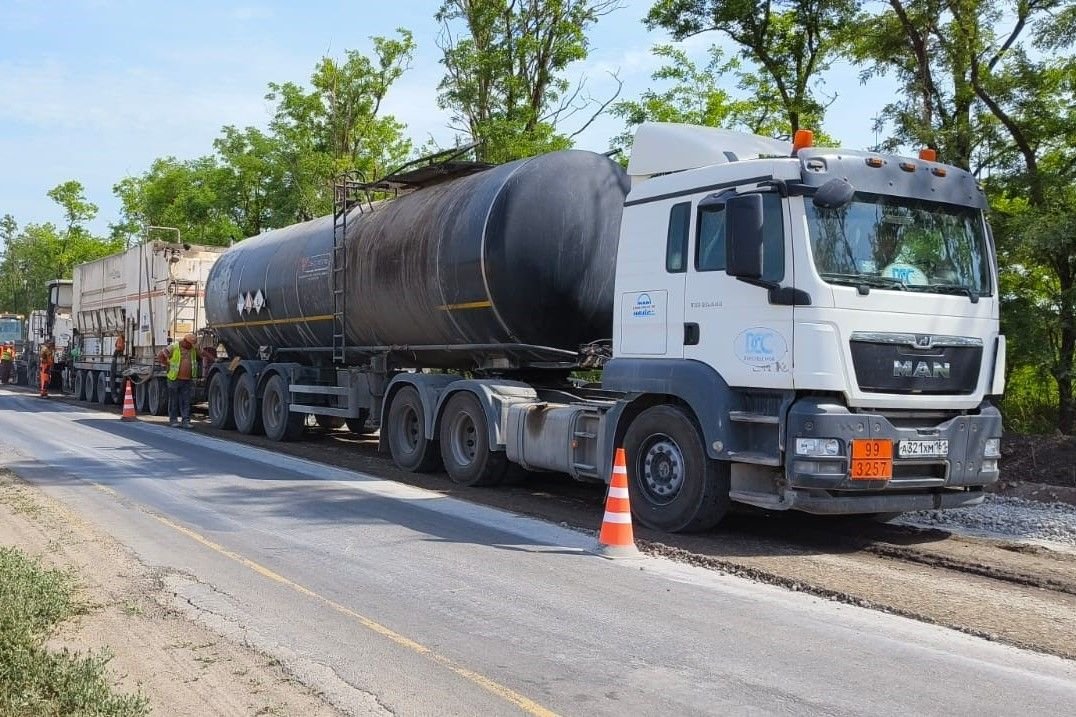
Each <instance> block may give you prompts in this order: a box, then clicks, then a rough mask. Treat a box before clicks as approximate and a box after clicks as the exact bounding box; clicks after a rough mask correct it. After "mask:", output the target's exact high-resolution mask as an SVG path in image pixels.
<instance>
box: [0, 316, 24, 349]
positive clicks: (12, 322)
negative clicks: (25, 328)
mask: <svg viewBox="0 0 1076 717" xmlns="http://www.w3.org/2000/svg"><path fill="white" fill-rule="evenodd" d="M8 341H22V322H21V321H19V320H18V319H0V343H6V342H8Z"/></svg>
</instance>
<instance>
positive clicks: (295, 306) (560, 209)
mask: <svg viewBox="0 0 1076 717" xmlns="http://www.w3.org/2000/svg"><path fill="white" fill-rule="evenodd" d="M439 159H440V160H442V161H439V162H437V163H431V164H428V165H425V166H412V167H409V168H407V169H406V170H405V171H401V172H398V173H396V174H394V175H393V176H390V177H388V178H386V179H384V180H381V181H379V182H374V183H361V182H350V181H349V182H344V183H342V184H341V185H340V186H339V187H338V188H337V205H336V209H335V212H334V214H333V216H329V217H324V218H321V219H317V220H314V221H312V222H306V223H303V224H298V225H294V226H290V227H286V228H284V229H280V230H276V231H271V232H267V233H265V234H262V235H260V236H257V237H253V238H251V239H247V240H245V241H243V242H240V243H238V244H237V245H235V246H234V247H232V248H230V249H229V250H228V251H226V252H225V253H224V254H222V255H221V257H220V259H219V261H217V263H216V264H215V265H214V266H213V268H212V270H211V271H210V273H209V277H208V282H207V297H206V313H207V316H208V319H209V323H210V326H211V329H212V331H213V332H214V334H215V337H216V338H217V339H218V340H219V341H220V343H221V344H222V345H223V347H224V348H225V349H226V351H227V356H226V357H225V356H222V357H221V360H219V361H217V362H216V363H215V364H213V365H212V366H211V367H210V371H209V374H208V380H209V386H208V400H209V413H210V420H211V421H212V423H213V424H214V425H216V426H219V427H232V426H234V427H236V428H238V430H240V431H242V432H245V433H254V432H263V431H264V433H265V434H266V435H267V436H269V437H270V438H272V439H275V440H288V439H293V438H296V437H298V436H299V434H300V433H301V431H302V429H303V425H304V419H305V417H306V415H308V414H314V415H316V416H317V417H318V420H319V423H322V424H323V425H330V426H334V425H339V424H340V423H341V422H344V421H346V422H347V425H348V426H349V428H351V429H352V430H354V431H360V432H366V431H373V430H375V429H380V431H381V435H380V441H381V445H382V447H383V448H384V449H386V450H387V451H388V452H390V453H391V455H392V457H393V460H394V461H395V462H396V464H397V465H399V466H400V467H401V468H404V469H407V470H412V471H426V470H433V469H435V468H437V467H439V466H441V465H443V466H444V468H445V469H446V471H447V472H448V474H449V476H450V477H451V478H452V479H453V480H454V481H456V482H458V483H462V484H467V485H484V484H493V483H496V482H498V481H499V480H500V479H501V478H502V477H503V476H504V475H505V471H506V469H507V467H508V466H509V464H517V465H519V466H522V467H523V468H525V469H530V470H540V471H557V472H563V473H567V474H568V475H570V476H572V477H573V478H576V479H578V480H584V481H607V480H608V479H609V475H610V470H611V464H612V460H613V455H614V451H615V450H616V449H617V448H620V447H623V448H624V449H625V451H626V453H627V465H628V475H629V485H630V490H631V498H632V509H633V511H634V513H635V517H636V519H637V520H639V521H640V522H642V523H643V524H645V525H647V526H650V527H654V528H657V529H662V530H667V531H687V530H701V529H705V528H708V527H710V526H712V525H714V524H715V523H717V522H718V521H719V520H720V519H721V518H722V517H723V516H724V515H725V513H726V512H727V510H728V509H729V507H730V505H731V504H732V503H743V504H748V505H752V506H758V507H762V508H767V509H772V510H789V509H793V510H802V511H807V512H812V513H821V514H892V513H896V512H901V511H910V510H919V509H932V508H950V507H958V506H967V505H973V504H976V503H978V502H980V501H981V500H982V499H983V488H984V486H985V485H987V484H990V483H992V482H994V481H996V480H997V478H998V471H997V460H998V455H999V439H1000V436H1001V417H1000V414H999V412H998V409H997V407H996V405H995V403H996V399H997V397H998V396H1000V394H1001V392H1002V389H1003V377H1004V361H1005V340H1004V337H1003V336H1001V335H1000V334H999V323H998V287H997V279H996V276H997V267H996V263H995V262H996V260H995V255H994V249H993V244H992V238H991V235H990V230H989V226H988V225H987V223H986V220H985V217H984V211H985V209H986V206H987V205H986V200H985V198H984V195H983V192H982V190H981V188H980V187H979V186H978V184H977V182H976V180H975V179H974V177H972V176H971V175H970V174H969V173H967V172H965V171H963V170H961V169H958V168H956V167H952V166H948V165H944V164H941V163H938V162H936V161H934V160H933V158H932V157H931V156H929V155H928V154H924V155H923V156H921V157H920V158H918V159H916V158H903V157H896V156H889V155H884V154H881V153H878V152H864V151H855V150H844V149H831V148H822V147H811V146H810V141H809V138H808V137H807V136H806V135H801V136H798V137H797V138H796V142H795V144H794V145H790V143H787V142H781V141H775V140H771V139H767V138H763V137H757V136H752V135H745V134H740V133H733V132H727V131H722V130H716V129H712V128H702V127H691V126H685V125H668V124H644V125H642V126H641V127H640V128H639V130H638V132H637V134H636V137H635V141H634V145H633V149H632V155H631V160H630V162H629V164H628V167H627V172H626V173H625V172H624V171H622V170H621V169H620V167H619V166H618V165H616V164H615V163H614V162H612V161H610V160H609V159H607V158H606V157H604V156H602V155H597V154H591V153H588V152H579V151H568V152H558V153H554V154H549V155H544V156H539V157H534V158H531V159H525V160H520V161H517V162H512V163H509V164H506V165H502V166H495V167H491V166H488V165H482V164H478V163H473V162H465V161H461V160H459V159H458V157H448V158H447V159H446V158H444V157H441V158H439ZM372 193H380V194H377V196H384V195H385V193H390V194H394V195H396V197H397V198H395V199H393V200H391V201H378V202H375V201H372V198H371V197H372V196H373V194H372ZM595 368H600V369H601V378H600V382H597V383H593V382H592V383H587V382H585V381H584V380H582V379H581V378H580V377H579V376H580V374H579V373H578V371H579V370H580V369H595Z"/></svg>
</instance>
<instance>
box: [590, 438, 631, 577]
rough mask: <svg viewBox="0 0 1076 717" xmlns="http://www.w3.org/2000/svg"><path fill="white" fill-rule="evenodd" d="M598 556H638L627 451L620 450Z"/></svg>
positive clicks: (599, 541) (606, 503)
mask: <svg viewBox="0 0 1076 717" xmlns="http://www.w3.org/2000/svg"><path fill="white" fill-rule="evenodd" d="M598 554H599V555H602V556H605V557H607V558H631V557H637V556H638V555H639V554H640V553H639V549H638V548H636V547H635V534H634V533H633V532H632V529H631V504H630V503H629V501H628V464H627V461H626V460H625V458H624V449H623V448H617V449H616V458H615V459H614V460H613V475H612V480H610V481H609V494H608V497H607V498H606V499H605V517H604V518H602V529H601V532H600V533H599V534H598Z"/></svg>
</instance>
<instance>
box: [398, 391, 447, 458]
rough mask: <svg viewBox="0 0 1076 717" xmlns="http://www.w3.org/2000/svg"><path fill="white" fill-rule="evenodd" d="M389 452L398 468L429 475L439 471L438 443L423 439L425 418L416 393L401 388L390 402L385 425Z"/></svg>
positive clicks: (420, 400) (424, 435)
mask: <svg viewBox="0 0 1076 717" xmlns="http://www.w3.org/2000/svg"><path fill="white" fill-rule="evenodd" d="M388 423H389V425H388V432H389V435H388V442H389V451H391V452H392V460H393V462H394V463H395V464H396V465H398V466H399V467H400V468H403V469H404V470H405V471H411V472H413V473H430V472H431V471H435V470H437V468H438V463H439V462H440V458H441V456H440V455H439V453H438V449H437V441H431V440H429V439H428V438H426V428H425V426H426V414H425V411H423V409H422V399H421V398H419V395H418V391H416V390H415V389H414V388H413V387H411V386H404V387H403V388H401V389H400V391H399V393H397V394H396V396H395V397H394V398H393V399H392V406H390V407H389V421H388Z"/></svg>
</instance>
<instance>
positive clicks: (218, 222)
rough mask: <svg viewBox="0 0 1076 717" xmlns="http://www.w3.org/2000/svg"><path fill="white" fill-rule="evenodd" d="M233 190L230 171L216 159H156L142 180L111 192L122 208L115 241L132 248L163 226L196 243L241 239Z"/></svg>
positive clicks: (122, 183) (121, 183) (128, 181)
mask: <svg viewBox="0 0 1076 717" xmlns="http://www.w3.org/2000/svg"><path fill="white" fill-rule="evenodd" d="M233 190H234V176H233V174H232V172H231V171H230V170H229V169H228V168H227V167H225V166H223V165H222V164H221V162H220V161H219V160H217V159H216V158H215V157H211V156H209V157H201V158H198V159H194V160H189V161H186V162H181V161H179V160H177V159H175V158H174V157H165V158H162V159H157V160H154V162H153V164H152V165H150V168H149V169H148V170H147V171H146V172H144V173H143V174H142V175H141V176H139V177H125V178H124V179H122V180H120V181H119V182H118V183H117V184H116V185H115V186H114V187H113V188H112V191H113V193H115V195H116V196H117V197H118V198H119V199H120V203H121V205H122V217H121V220H120V222H118V223H117V224H113V225H112V232H113V237H115V238H122V239H124V240H125V241H126V243H127V244H130V243H132V242H136V241H139V240H141V239H143V238H144V237H145V236H146V228H147V227H150V226H165V227H174V228H176V229H179V232H180V238H181V239H183V240H184V241H187V242H190V243H192V244H208V245H218V246H219V245H226V244H228V243H229V242H230V241H232V240H235V239H242V238H243V237H244V236H245V235H244V234H243V233H242V231H241V229H240V227H239V225H238V223H237V222H236V221H235V219H234V218H233V198H232V192H233ZM164 238H168V237H164Z"/></svg>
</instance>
